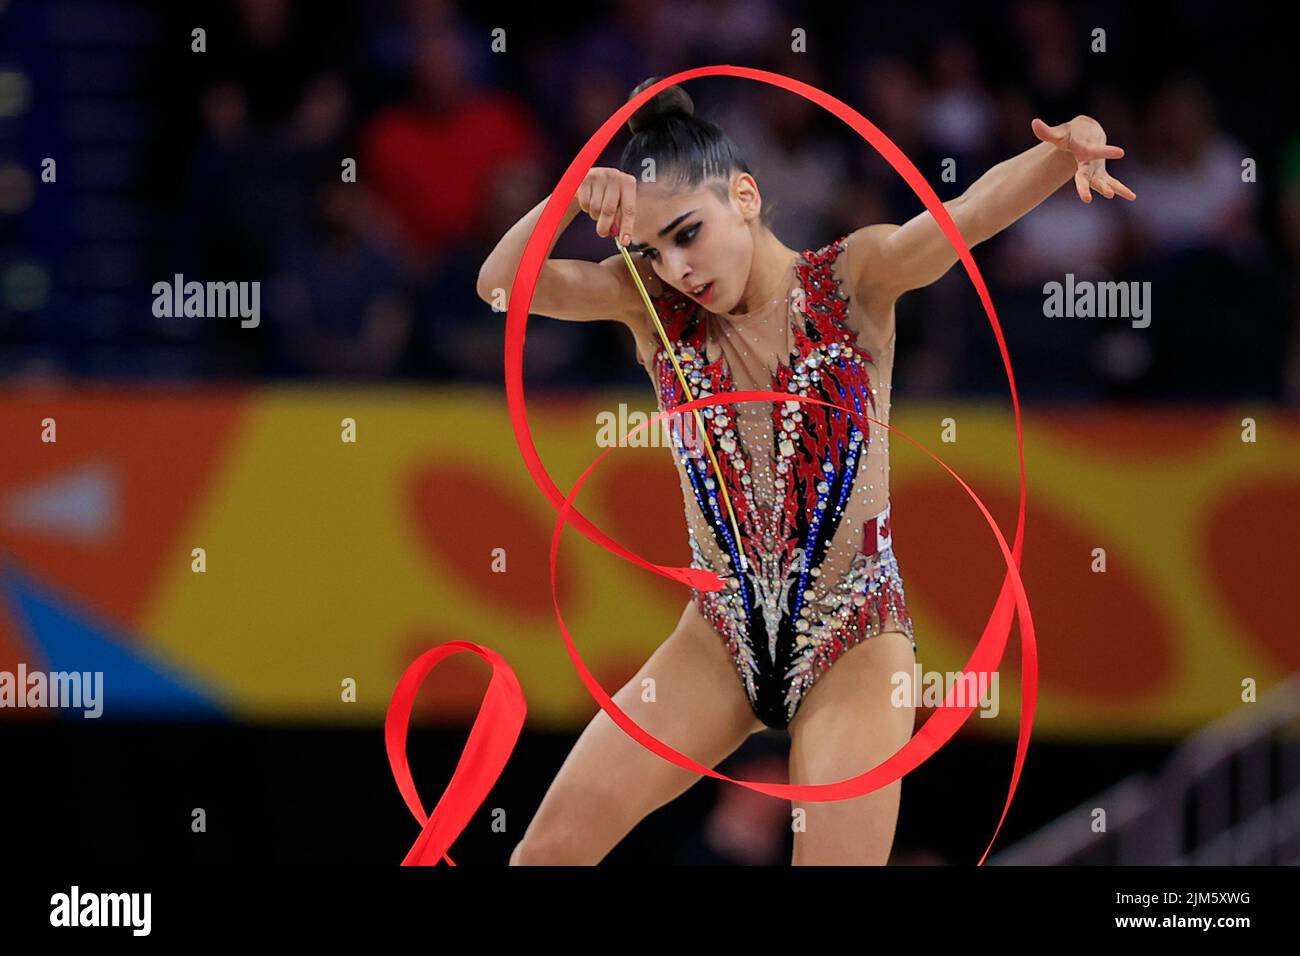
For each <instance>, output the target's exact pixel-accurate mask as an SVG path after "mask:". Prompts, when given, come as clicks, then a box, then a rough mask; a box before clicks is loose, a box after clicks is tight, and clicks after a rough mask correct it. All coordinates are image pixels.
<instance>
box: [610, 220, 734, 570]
mask: <svg viewBox="0 0 1300 956" xmlns="http://www.w3.org/2000/svg"><path fill="white" fill-rule="evenodd" d="M614 245H615V246H617V247H618V251H619V252H620V253H622V254H623V261H624V262H625V263H626V264H627V271H628V272H630V273H632V281H633V282H635V283H636V287H637V291H639V292H640V293H641V301H642V302H644V303H645V308H646V312H648V313H649V314H650V321H652V322H654V324H655V329H656V330H657V331H658V332H659V338H660V340H661V341H662V342H663V344H664V351H665V352H667V353H668V357H669V358H670V359H671V360H672V363H673V369H674V370H675V371H676V372H677V380H678V381H679V382H681V383H682V391H684V392H685V393H686V401H688V402H693V401H695V393H694V392H693V391H692V390H691V385H690V383H689V382H688V381H686V375H685V373H684V372H682V367H681V366H680V365H678V364H677V355H676V353H674V352H673V346H672V343H671V342H669V341H668V333H667V332H665V331H664V327H663V324H662V323H661V322H660V321H659V313H658V311H657V310H656V309H655V307H654V303H653V302H652V301H651V300H650V293H648V292H646V289H645V284H644V283H642V281H641V273H639V272H638V271H637V268H636V264H635V263H634V262H633V261H632V256H631V254H629V253H628V251H627V249H625V248H624V247H623V245H622V244H621V243H619V241H618V240H617V239H616V240H614ZM706 358H707V356H706ZM691 411H692V412H694V414H695V429H696V431H697V432H698V433H699V435H700V437H701V438H702V439H703V440H704V448H705V450H706V451H707V452H708V453H709V461H710V462H712V463H713V473H714V474H715V475H717V476H718V487H719V488H720V489H721V490H722V501H723V503H724V504H725V505H726V506H727V516H728V517H729V518H730V519H731V530H732V533H733V534H734V535H735V536H736V550H737V551H739V552H740V570H741V571H748V570H749V559H748V558H746V557H745V548H744V545H742V544H741V543H740V526H739V525H738V524H736V512H735V511H734V510H733V509H732V507H731V496H730V495H729V494H727V483H726V482H725V481H723V480H722V467H721V466H720V465H719V464H718V458H717V456H716V455H714V454H713V445H711V444H710V443H709V433H708V430H707V429H706V428H705V427H704V419H703V418H701V417H700V410H699V409H698V408H693V409H691Z"/></svg>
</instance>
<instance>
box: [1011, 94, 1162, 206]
mask: <svg viewBox="0 0 1300 956" xmlns="http://www.w3.org/2000/svg"><path fill="white" fill-rule="evenodd" d="M1030 125H1031V126H1032V127H1033V130H1034V135H1035V136H1037V137H1038V138H1039V139H1041V140H1042V141H1043V142H1044V143H1051V144H1052V145H1053V146H1055V147H1056V148H1057V149H1061V150H1064V151H1065V152H1067V153H1070V154H1071V155H1073V156H1074V159H1075V161H1076V162H1077V163H1078V164H1079V168H1078V169H1076V170H1075V173H1074V188H1075V190H1076V191H1077V192H1078V193H1079V198H1080V199H1082V200H1083V201H1084V202H1092V190H1094V189H1095V190H1096V191H1097V192H1099V193H1101V194H1102V195H1103V196H1105V197H1106V198H1107V199H1114V198H1115V196H1116V195H1120V196H1123V197H1124V198H1125V199H1127V200H1129V201H1130V202H1132V201H1133V200H1134V199H1137V194H1136V193H1134V192H1133V190H1131V189H1129V188H1128V187H1127V186H1125V185H1124V184H1123V183H1122V182H1120V181H1119V180H1118V179H1116V178H1115V177H1114V176H1111V175H1110V174H1109V173H1108V172H1106V160H1108V159H1119V158H1120V157H1122V156H1123V155H1124V150H1123V149H1121V148H1120V147H1119V146H1114V145H1110V144H1108V143H1107V142H1106V131H1105V130H1104V129H1102V128H1101V124H1100V123H1098V122H1097V121H1096V120H1095V119H1093V118H1092V117H1091V116H1082V115H1080V116H1076V117H1075V118H1074V119H1072V120H1070V121H1069V122H1068V123H1062V124H1061V125H1059V126H1048V125H1047V124H1046V123H1044V122H1043V121H1042V120H1040V119H1038V118H1037V117H1035V118H1034V121H1033V123H1031V124H1030Z"/></svg>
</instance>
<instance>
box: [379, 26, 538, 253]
mask: <svg viewBox="0 0 1300 956" xmlns="http://www.w3.org/2000/svg"><path fill="white" fill-rule="evenodd" d="M416 50H417V52H416V58H415V62H414V75H413V76H412V84H413V89H412V93H411V96H410V98H409V99H408V100H407V101H406V102H405V103H403V104H401V105H399V106H395V107H392V108H389V109H386V110H384V111H383V112H381V113H380V114H379V115H378V116H377V117H375V119H374V120H372V121H371V122H370V124H369V125H368V126H367V128H366V130H365V132H364V133H363V137H362V147H361V153H362V157H363V158H362V162H361V171H360V174H359V175H360V176H362V177H363V178H365V179H367V181H369V182H371V183H372V184H373V186H374V189H375V191H376V194H377V195H378V196H379V198H380V199H381V200H382V201H383V202H384V203H385V204H386V205H387V207H388V208H389V209H390V210H391V211H392V213H393V214H394V215H395V216H396V218H397V220H398V222H399V223H400V224H401V227H402V230H403V235H404V239H405V242H406V247H407V252H408V254H409V257H410V261H411V264H412V265H413V266H415V267H416V268H418V269H427V268H428V267H429V266H431V265H432V264H433V261H434V260H435V259H436V258H437V256H439V255H441V254H443V253H445V252H447V251H448V250H449V248H450V247H451V245H452V244H453V243H456V242H459V241H463V240H465V239H466V238H468V237H469V236H471V235H473V234H474V232H475V230H476V228H477V226H478V224H479V223H480V222H481V216H482V212H483V209H484V206H485V204H486V199H487V194H488V189H489V187H490V183H491V181H492V177H493V174H494V173H495V171H496V170H497V169H498V168H499V167H500V166H501V165H502V164H504V163H506V162H509V161H510V160H513V159H518V158H520V157H527V156H530V155H533V154H535V153H536V152H537V151H538V150H540V149H541V139H540V136H539V134H538V131H537V130H536V128H535V125H534V123H533V121H532V119H531V118H530V117H529V115H528V113H527V111H526V110H525V109H524V107H523V105H522V104H520V103H519V102H517V101H516V100H515V98H514V97H513V96H510V95H508V94H505V93H497V92H491V91H488V90H484V89H479V88H477V87H475V86H474V84H473V82H472V80H471V78H470V77H469V75H468V74H467V71H466V61H467V57H468V52H467V51H466V49H465V46H464V42H463V40H462V39H461V37H460V36H459V35H458V34H457V33H456V32H455V31H453V30H451V29H446V28H439V29H435V30H433V31H431V32H429V33H426V34H424V35H423V36H421V37H420V38H419V39H418V42H417V47H416Z"/></svg>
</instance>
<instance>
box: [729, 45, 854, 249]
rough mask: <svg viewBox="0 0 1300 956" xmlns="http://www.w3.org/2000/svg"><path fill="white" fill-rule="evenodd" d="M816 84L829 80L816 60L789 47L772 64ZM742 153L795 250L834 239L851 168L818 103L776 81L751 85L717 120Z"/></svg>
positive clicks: (778, 228)
mask: <svg viewBox="0 0 1300 956" xmlns="http://www.w3.org/2000/svg"><path fill="white" fill-rule="evenodd" d="M771 69H772V70H774V71H775V72H779V73H783V74H785V75H788V76H794V77H796V78H797V79H799V80H802V81H803V82H805V83H809V84H811V85H812V86H818V87H820V86H823V85H824V84H825V77H824V75H823V73H822V71H821V68H820V67H818V66H817V61H816V60H811V59H809V58H808V57H805V56H803V55H801V54H798V53H791V52H789V51H788V49H787V50H786V52H784V53H783V55H782V56H780V58H779V59H778V60H777V61H776V62H775V63H774V64H772V66H771ZM714 121H715V122H717V123H718V125H719V126H721V127H722V129H723V130H724V131H725V132H726V133H727V135H729V136H730V137H731V138H732V140H734V141H735V143H736V145H737V146H738V147H739V148H740V151H741V155H743V156H744V157H745V159H746V161H747V162H748V163H749V166H750V169H752V170H753V171H754V178H755V180H756V181H757V182H758V185H759V188H760V189H761V190H762V191H763V202H764V203H765V204H767V203H771V204H772V205H773V208H772V211H771V226H772V231H773V232H774V233H776V235H777V236H778V237H779V238H780V239H781V241H782V242H784V243H786V244H787V245H788V246H790V247H791V248H793V249H799V250H803V249H817V248H819V247H821V246H823V245H825V244H826V243H828V242H831V241H832V240H834V239H837V238H838V236H832V235H831V234H830V233H831V230H832V228H834V227H833V222H834V220H835V216H834V213H835V209H836V207H837V206H838V205H839V203H840V202H841V200H842V196H841V190H842V189H843V186H844V183H845V179H846V173H847V171H848V164H847V162H846V160H845V155H844V150H843V147H842V146H841V145H840V143H839V141H838V140H837V139H835V138H833V137H832V136H831V135H830V134H829V133H828V132H827V129H826V115H825V112H824V111H823V110H822V109H821V108H820V107H819V106H817V105H816V104H815V103H812V102H810V101H809V100H807V99H805V98H804V97H802V96H796V95H795V94H793V93H791V92H789V91H788V90H783V89H781V88H780V87H776V86H771V85H769V84H766V83H764V84H761V85H754V84H748V85H746V86H745V87H742V88H737V89H736V91H735V95H734V96H732V97H730V98H729V101H728V104H727V106H726V107H724V109H723V110H722V111H721V112H720V114H719V116H718V117H717V119H715V120H714Z"/></svg>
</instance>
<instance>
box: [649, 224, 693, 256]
mask: <svg viewBox="0 0 1300 956" xmlns="http://www.w3.org/2000/svg"><path fill="white" fill-rule="evenodd" d="M700 225H701V224H700V223H698V222H697V223H695V224H694V225H690V226H687V227H686V228H685V229H679V230H678V231H677V234H676V235H675V236H673V240H674V241H675V242H676V243H677V245H679V246H689V245H690V244H691V242H693V241H694V239H695V236H696V234H697V233H699V231H700ZM641 256H642V258H644V259H650V260H652V261H653V260H654V259H658V258H659V250H658V249H655V248H653V247H647V248H645V249H643V250H642V251H641Z"/></svg>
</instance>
